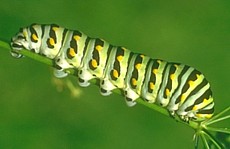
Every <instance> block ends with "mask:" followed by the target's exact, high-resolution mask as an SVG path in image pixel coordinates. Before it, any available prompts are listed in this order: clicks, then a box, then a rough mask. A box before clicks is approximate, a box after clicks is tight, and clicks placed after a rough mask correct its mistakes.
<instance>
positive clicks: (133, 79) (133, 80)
mask: <svg viewBox="0 0 230 149" xmlns="http://www.w3.org/2000/svg"><path fill="white" fill-rule="evenodd" d="M132 85H134V86H136V85H137V80H136V79H135V78H132Z"/></svg>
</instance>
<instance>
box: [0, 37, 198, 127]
mask: <svg viewBox="0 0 230 149" xmlns="http://www.w3.org/2000/svg"><path fill="white" fill-rule="evenodd" d="M0 49H5V50H8V51H11V47H10V45H9V44H8V43H7V42H4V41H0ZM17 52H18V53H19V54H22V55H24V56H26V57H29V58H32V59H34V60H36V61H39V62H41V63H44V64H46V65H49V66H52V67H53V61H52V60H51V59H49V58H47V57H44V56H41V55H39V54H35V53H33V52H30V51H29V50H26V49H22V50H20V51H17ZM68 73H69V74H73V73H74V70H73V69H72V70H71V69H70V70H68ZM90 83H91V84H96V81H95V80H92V81H90ZM113 92H114V93H117V94H120V95H122V94H123V93H122V92H121V91H120V90H117V89H116V90H114V91H113ZM136 102H137V103H139V104H142V105H144V106H146V107H149V108H151V109H153V110H155V111H157V112H159V113H161V114H163V115H165V116H167V117H172V116H171V114H170V113H169V112H168V110H167V109H166V108H163V107H161V106H158V105H156V104H150V103H148V102H145V101H144V100H143V99H141V98H139V99H137V100H136ZM174 119H175V120H176V121H178V122H181V123H183V124H186V125H188V126H190V127H192V128H193V129H198V128H199V122H195V121H189V123H187V122H184V121H183V120H181V119H180V118H179V117H178V116H175V117H174Z"/></svg>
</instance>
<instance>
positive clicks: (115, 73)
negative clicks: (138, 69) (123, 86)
mask: <svg viewBox="0 0 230 149" xmlns="http://www.w3.org/2000/svg"><path fill="white" fill-rule="evenodd" d="M113 76H114V77H115V78H118V72H117V70H115V69H113Z"/></svg>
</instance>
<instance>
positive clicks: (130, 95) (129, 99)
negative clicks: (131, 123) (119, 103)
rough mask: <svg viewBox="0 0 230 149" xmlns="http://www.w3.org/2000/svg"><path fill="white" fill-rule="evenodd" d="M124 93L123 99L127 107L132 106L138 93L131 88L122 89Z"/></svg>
mask: <svg viewBox="0 0 230 149" xmlns="http://www.w3.org/2000/svg"><path fill="white" fill-rule="evenodd" d="M124 93H125V101H126V104H127V105H128V106H129V107H132V106H134V105H136V102H135V100H136V99H137V98H139V97H140V95H138V94H137V93H136V92H134V91H133V90H132V89H130V88H126V89H124Z"/></svg>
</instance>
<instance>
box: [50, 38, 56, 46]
mask: <svg viewBox="0 0 230 149" xmlns="http://www.w3.org/2000/svg"><path fill="white" fill-rule="evenodd" d="M49 43H50V45H52V46H54V44H55V42H54V39H53V38H50V39H49Z"/></svg>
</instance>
